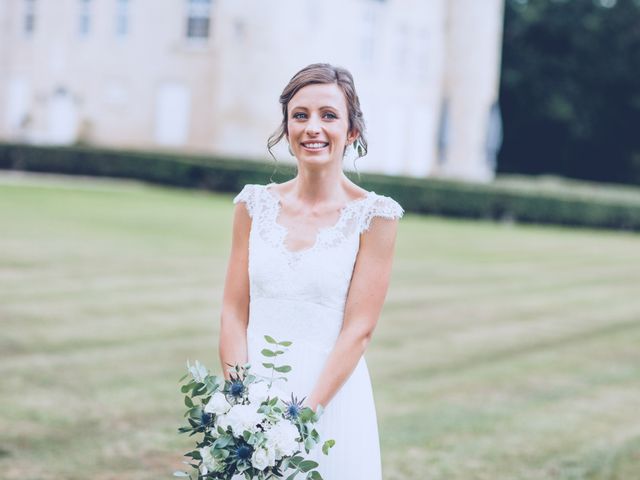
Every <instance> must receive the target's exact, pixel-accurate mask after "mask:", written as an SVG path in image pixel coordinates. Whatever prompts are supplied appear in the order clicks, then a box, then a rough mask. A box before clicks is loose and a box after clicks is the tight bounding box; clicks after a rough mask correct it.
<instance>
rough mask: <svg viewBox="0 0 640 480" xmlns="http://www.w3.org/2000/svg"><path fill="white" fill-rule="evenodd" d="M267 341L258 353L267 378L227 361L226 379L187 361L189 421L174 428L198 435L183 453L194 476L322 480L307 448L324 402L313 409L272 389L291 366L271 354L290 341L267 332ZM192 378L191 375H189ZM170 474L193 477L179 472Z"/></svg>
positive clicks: (311, 443) (238, 479) (317, 438)
mask: <svg viewBox="0 0 640 480" xmlns="http://www.w3.org/2000/svg"><path fill="white" fill-rule="evenodd" d="M265 340H266V341H267V343H269V344H271V345H273V346H274V347H273V348H274V349H273V350H271V349H269V348H265V349H263V350H262V355H263V356H265V357H268V359H269V361H268V362H265V363H263V364H262V365H263V366H264V367H265V368H268V369H270V370H271V376H270V377H263V376H258V375H253V374H252V373H251V365H250V364H246V365H242V366H241V365H235V366H230V368H229V369H228V371H229V377H230V379H229V380H225V379H224V378H221V377H218V376H215V375H211V374H210V373H209V371H208V370H207V368H206V367H205V366H204V365H202V364H201V363H200V362H198V361H196V362H195V364H194V365H190V364H189V362H187V369H188V373H187V374H186V375H184V376H183V377H182V378H181V379H180V380H179V382H183V381H184V380H185V379H188V381H187V382H186V383H185V384H184V385H182V386H181V388H180V391H181V392H182V393H184V394H185V397H184V403H185V405H186V407H187V411H186V413H185V415H184V416H185V417H186V418H187V421H188V422H189V425H188V426H184V427H180V428H179V429H178V432H180V433H189V435H190V436H192V435H196V434H199V435H201V436H202V437H201V438H200V439H199V440H197V441H196V448H195V449H194V450H192V451H190V452H187V453H185V456H186V457H189V458H190V459H191V460H190V461H185V462H184V463H185V464H187V465H190V466H191V467H193V468H194V469H196V470H197V477H196V478H197V479H198V480H205V479H221V480H268V479H272V478H285V476H286V480H293V479H295V478H299V477H298V475H299V474H302V475H304V477H303V478H305V479H307V480H322V476H321V475H320V472H318V471H317V470H316V468H317V467H318V463H317V462H315V461H313V460H311V459H309V458H308V457H309V455H308V454H309V453H310V452H311V450H312V449H313V448H315V447H316V446H317V445H318V444H319V443H320V435H319V434H318V432H317V430H316V429H315V425H316V424H317V422H318V420H319V418H320V415H321V414H322V406H321V405H319V406H318V409H317V412H314V411H313V410H312V409H311V408H309V407H303V405H302V402H303V401H304V398H303V399H302V400H300V401H299V400H298V399H297V398H296V397H295V396H293V394H292V395H291V399H290V400H288V401H285V400H284V399H283V398H282V395H279V394H278V392H277V391H276V387H275V386H273V382H274V381H275V380H277V379H284V380H286V379H287V378H286V376H283V375H278V376H276V375H277V374H286V373H288V372H290V371H291V367H290V366H289V365H281V366H276V365H275V363H274V362H275V359H276V358H277V357H278V356H279V355H282V354H284V353H285V350H283V349H286V347H289V346H290V345H291V344H292V342H288V341H282V342H278V341H276V340H275V339H273V338H272V337H270V336H268V335H266V336H265ZM189 377H190V378H189ZM334 445H335V441H334V440H327V441H325V442H324V444H323V445H322V452H323V453H324V454H325V455H328V453H329V449H330V448H331V447H333V446H334ZM174 476H177V477H188V478H190V479H192V476H191V475H190V474H189V473H187V472H182V471H177V472H174Z"/></svg>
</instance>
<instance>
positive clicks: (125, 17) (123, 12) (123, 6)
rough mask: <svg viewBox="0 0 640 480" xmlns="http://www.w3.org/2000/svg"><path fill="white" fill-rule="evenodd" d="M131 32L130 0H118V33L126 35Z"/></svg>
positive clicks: (119, 35)
mask: <svg viewBox="0 0 640 480" xmlns="http://www.w3.org/2000/svg"><path fill="white" fill-rule="evenodd" d="M128 33H129V0H116V35H117V36H118V37H126V36H127V34H128Z"/></svg>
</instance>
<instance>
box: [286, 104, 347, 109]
mask: <svg viewBox="0 0 640 480" xmlns="http://www.w3.org/2000/svg"><path fill="white" fill-rule="evenodd" d="M296 108H300V109H302V110H309V109H308V108H307V107H302V106H299V107H293V108H292V109H291V110H295V109H296ZM324 108H330V109H332V110H337V109H338V107H334V106H332V105H324V106H322V107H320V110H322V109H324Z"/></svg>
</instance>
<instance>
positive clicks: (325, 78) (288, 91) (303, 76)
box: [267, 63, 367, 159]
mask: <svg viewBox="0 0 640 480" xmlns="http://www.w3.org/2000/svg"><path fill="white" fill-rule="evenodd" d="M317 83H335V84H337V85H338V86H339V87H340V89H341V90H342V93H344V96H345V99H346V101H347V110H348V112H349V132H351V131H352V130H356V131H357V132H358V137H357V139H356V140H355V141H354V142H353V147H354V148H355V150H356V153H357V155H358V158H359V157H364V156H365V155H366V154H367V139H366V138H365V136H364V131H365V126H364V118H363V117H362V110H360V99H359V98H358V95H357V94H356V87H355V85H354V83H353V76H352V75H351V73H350V72H349V71H348V70H347V69H346V68H342V67H335V66H333V65H330V64H328V63H313V64H311V65H308V66H306V67H304V68H303V69H302V70H300V71H299V72H298V73H296V74H295V75H294V76H293V77H292V78H291V80H289V83H288V84H287V86H286V87H284V90H283V91H282V95H280V104H281V105H282V123H281V124H280V126H279V127H278V129H277V130H276V131H275V132H274V133H273V134H272V135H271V136H270V137H269V141H268V142H267V149H268V150H269V153H270V154H271V156H272V157H273V158H274V159H275V157H274V156H273V153H272V152H271V148H272V147H273V146H275V145H276V144H277V143H278V142H279V141H280V140H282V137H284V136H285V135H286V134H287V133H288V132H287V117H288V114H289V111H288V110H289V101H291V99H292V98H293V96H294V95H295V94H296V93H298V91H299V90H300V89H301V88H303V87H306V86H307V85H312V84H317Z"/></svg>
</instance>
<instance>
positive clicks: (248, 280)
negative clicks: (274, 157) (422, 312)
mask: <svg viewBox="0 0 640 480" xmlns="http://www.w3.org/2000/svg"><path fill="white" fill-rule="evenodd" d="M280 103H281V104H282V113H283V118H282V124H281V125H280V128H279V130H278V131H277V132H276V133H275V134H274V135H272V137H271V138H270V141H269V144H268V147H269V151H271V147H272V146H273V145H275V144H276V143H278V141H280V140H281V139H282V138H283V137H286V140H287V141H288V143H289V151H290V152H291V154H292V155H294V156H295V158H296V161H297V166H298V173H297V175H296V177H295V178H293V179H292V180H289V181H287V182H284V183H282V184H276V183H270V184H268V185H258V184H247V185H245V186H244V188H243V189H242V191H241V192H240V193H239V194H238V195H237V196H236V197H235V198H234V200H233V202H234V203H235V204H236V207H235V211H234V219H233V236H232V247H231V257H230V260H229V265H228V269H227V275H226V283H225V288H224V294H223V306H222V313H221V329H220V345H219V349H220V350H219V351H220V360H221V363H222V365H223V366H225V365H227V364H244V363H246V362H249V363H251V365H252V369H253V370H254V371H256V372H257V373H259V374H266V373H267V371H266V369H264V367H262V362H263V361H264V359H263V358H262V357H261V355H260V351H261V350H262V349H263V348H265V347H266V346H267V345H266V344H265V341H264V335H270V336H272V337H274V338H276V339H277V340H279V341H284V340H289V341H292V342H293V345H292V346H291V347H290V348H289V349H288V351H287V352H286V354H285V355H283V356H282V357H279V359H282V363H285V364H288V365H291V366H292V367H293V370H292V371H291V372H290V373H289V374H287V377H288V381H287V382H286V383H285V382H280V383H279V384H277V386H278V387H279V388H280V390H282V391H283V392H284V393H285V394H286V395H287V396H289V395H290V394H291V393H293V394H294V395H296V396H297V397H304V398H305V402H304V403H305V405H307V406H309V407H311V408H313V409H314V410H315V409H317V407H318V405H322V406H323V408H324V409H325V410H324V413H323V414H322V416H321V419H320V422H319V425H318V430H319V432H320V434H321V436H322V438H323V439H324V440H326V439H330V438H331V439H334V440H335V441H336V444H335V447H334V448H332V449H331V450H330V453H329V455H328V456H322V455H318V456H316V457H315V458H316V459H317V460H318V461H319V462H320V468H319V470H320V473H321V474H322V475H323V477H324V479H325V480H356V479H367V480H376V479H380V478H381V465H380V447H379V439H378V428H377V420H376V412H375V406H374V402H373V395H372V391H371V381H370V378H369V373H368V370H367V365H366V362H365V359H364V357H363V354H364V352H365V349H366V348H367V345H368V344H369V341H370V339H371V335H372V333H373V330H374V328H375V326H376V322H377V321H378V317H379V316H380V311H381V310H382V306H383V303H384V299H385V296H386V293H387V288H388V285H389V277H390V272H391V266H392V258H393V251H394V245H395V240H396V231H397V224H398V218H400V217H401V216H402V215H403V213H404V210H403V209H402V207H401V206H400V205H399V204H398V203H397V202H396V201H394V200H393V199H391V198H390V197H387V196H383V195H378V194H376V193H375V192H373V191H371V192H370V191H367V190H364V189H362V188H360V187H358V186H357V185H356V184H354V183H353V182H351V181H350V180H349V179H348V178H347V177H346V176H345V174H344V172H343V169H342V162H343V157H344V154H345V152H346V149H347V148H348V147H349V146H353V145H354V142H356V141H357V142H359V144H360V146H361V147H362V149H363V150H364V151H365V152H366V145H367V143H366V140H365V138H364V121H363V118H362V112H361V111H360V102H359V99H358V96H357V94H356V92H355V87H354V84H353V78H352V76H351V74H350V73H349V72H348V71H347V70H345V69H343V68H338V67H334V66H331V65H328V64H313V65H309V66H308V67H306V68H304V69H302V70H301V71H299V72H298V73H297V74H296V75H294V77H293V78H292V79H291V81H290V82H289V84H288V85H287V86H286V87H285V89H284V91H283V93H282V95H281V97H280ZM225 370H226V367H225ZM227 375H228V374H227Z"/></svg>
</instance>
